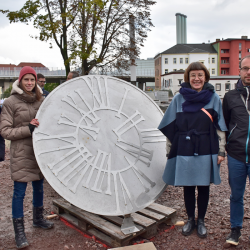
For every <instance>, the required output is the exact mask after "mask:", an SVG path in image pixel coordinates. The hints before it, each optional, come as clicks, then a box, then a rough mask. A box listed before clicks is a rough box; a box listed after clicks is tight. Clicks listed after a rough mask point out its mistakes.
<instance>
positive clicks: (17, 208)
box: [12, 179, 44, 219]
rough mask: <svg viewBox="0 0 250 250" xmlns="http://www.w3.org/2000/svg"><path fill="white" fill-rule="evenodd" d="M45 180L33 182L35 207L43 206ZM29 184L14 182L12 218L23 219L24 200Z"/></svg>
mask: <svg viewBox="0 0 250 250" xmlns="http://www.w3.org/2000/svg"><path fill="white" fill-rule="evenodd" d="M43 180H44V179H42V180H39V181H32V187H33V206H34V207H42V206H43ZM26 187H27V182H18V181H14V192H13V198H12V217H13V218H14V219H17V218H22V217H23V200H24V196H25V191H26Z"/></svg>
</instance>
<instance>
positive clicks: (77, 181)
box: [33, 76, 166, 216]
mask: <svg viewBox="0 0 250 250" xmlns="http://www.w3.org/2000/svg"><path fill="white" fill-rule="evenodd" d="M162 117H163V113H162V111H161V110H160V108H159V107H158V106H157V105H156V104H155V103H154V101H153V100H152V99H151V98H150V97H148V96H147V95H146V94H145V93H144V92H142V91H141V90H139V89H138V88H137V87H135V86H133V85H131V84H130V83H128V82H125V81H123V80H119V79H118V78H114V77H108V76H82V77H79V78H75V79H72V80H70V81H67V82H65V83H64V84H62V85H60V86H59V87H57V88H56V89H55V90H54V91H53V92H51V93H50V94H49V95H48V97H47V98H46V99H45V101H44V102H43V103H42V105H41V107H40V109H39V111H38V113H37V117H36V118H38V120H39V122H40V126H39V127H38V128H36V129H35V131H34V133H33V144H34V151H35V156H36V159H37V162H38V164H39V166H40V168H41V171H42V173H43V175H44V176H45V178H46V179H47V181H48V182H49V183H50V185H51V186H52V187H53V188H54V190H55V191H56V192H57V193H59V194H60V195H61V196H62V197H63V198H65V199H66V200H67V201H68V202H70V203H71V204H73V205H75V206H77V207H79V208H81V209H83V210H86V211H89V212H92V213H96V214H102V215H113V216H115V215H124V214H129V213H132V212H136V211H138V210H141V209H143V208H145V207H146V206H148V205H149V204H151V203H152V202H153V201H154V200H155V199H156V198H157V197H158V196H159V195H160V194H161V192H162V191H164V189H165V188H166V186H165V183H164V182H163V180H162V174H163V170H164V167H165V164H166V139H165V136H163V135H162V133H161V132H160V131H158V130H157V126H158V125H159V123H160V121H161V119H162Z"/></svg>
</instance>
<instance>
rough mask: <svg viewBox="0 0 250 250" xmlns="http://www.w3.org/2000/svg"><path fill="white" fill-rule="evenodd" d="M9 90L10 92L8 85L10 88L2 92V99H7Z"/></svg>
mask: <svg viewBox="0 0 250 250" xmlns="http://www.w3.org/2000/svg"><path fill="white" fill-rule="evenodd" d="M11 90H12V85H10V87H9V88H7V89H6V90H5V91H4V92H3V94H2V98H8V97H9V96H10V92H11Z"/></svg>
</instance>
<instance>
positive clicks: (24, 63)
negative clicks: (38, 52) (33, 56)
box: [17, 62, 45, 68]
mask: <svg viewBox="0 0 250 250" xmlns="http://www.w3.org/2000/svg"><path fill="white" fill-rule="evenodd" d="M24 66H30V67H37V68H45V66H44V65H43V64H41V63H32V62H21V63H19V64H18V65H17V67H24Z"/></svg>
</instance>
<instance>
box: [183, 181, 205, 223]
mask: <svg viewBox="0 0 250 250" xmlns="http://www.w3.org/2000/svg"><path fill="white" fill-rule="evenodd" d="M195 188H196V186H185V187H184V201H185V206H186V210H187V215H188V217H194V216H195V203H196V199H195ZM197 188H198V197H197V205H198V218H199V219H204V217H205V215H206V212H207V205H208V201H209V186H197Z"/></svg>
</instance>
